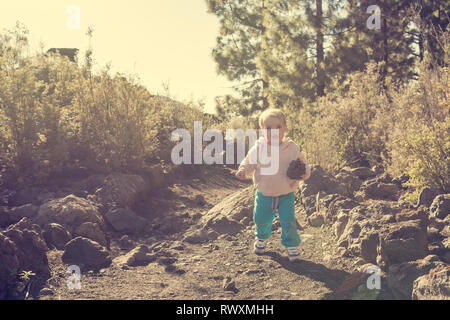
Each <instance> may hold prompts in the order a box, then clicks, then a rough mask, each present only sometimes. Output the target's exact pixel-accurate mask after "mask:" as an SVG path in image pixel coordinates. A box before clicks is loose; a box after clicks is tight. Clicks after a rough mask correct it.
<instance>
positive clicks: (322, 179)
mask: <svg viewBox="0 0 450 320" xmlns="http://www.w3.org/2000/svg"><path fill="white" fill-rule="evenodd" d="M300 190H301V192H302V196H303V197H308V196H311V195H316V194H317V193H318V192H319V191H323V192H325V193H327V194H333V193H337V194H342V195H347V190H346V188H344V187H343V186H342V185H341V184H340V183H339V182H338V181H337V180H336V179H335V178H334V177H333V176H331V175H330V174H328V173H327V172H325V171H324V170H323V169H322V168H321V167H320V166H319V165H312V166H311V176H310V177H309V179H308V180H305V181H302V182H301V183H300Z"/></svg>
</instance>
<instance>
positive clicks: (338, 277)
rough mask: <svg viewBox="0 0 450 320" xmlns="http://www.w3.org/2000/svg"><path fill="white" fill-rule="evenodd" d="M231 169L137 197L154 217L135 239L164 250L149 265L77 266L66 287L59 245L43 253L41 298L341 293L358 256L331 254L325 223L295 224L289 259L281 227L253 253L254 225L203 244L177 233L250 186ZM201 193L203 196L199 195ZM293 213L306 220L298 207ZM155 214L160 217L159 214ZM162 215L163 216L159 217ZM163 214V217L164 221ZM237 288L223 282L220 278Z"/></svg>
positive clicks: (144, 212)
mask: <svg viewBox="0 0 450 320" xmlns="http://www.w3.org/2000/svg"><path fill="white" fill-rule="evenodd" d="M248 185H249V184H248V183H243V182H239V181H237V180H236V179H234V178H233V177H232V176H231V175H230V173H229V172H225V174H223V173H222V174H217V175H213V176H210V177H209V178H208V179H195V180H192V181H190V183H189V184H184V183H180V184H178V185H174V186H173V187H171V188H170V189H168V190H166V191H161V193H160V194H157V195H155V196H154V197H152V198H151V199H149V200H148V201H146V202H145V203H141V204H140V205H139V208H140V212H139V214H141V215H144V216H147V218H149V219H153V220H154V221H155V232H154V233H153V234H152V235H151V236H149V237H147V238H139V239H133V240H135V245H138V244H146V245H148V246H149V247H152V248H156V247H158V248H159V252H160V253H161V252H162V253H163V254H164V255H166V256H167V258H166V259H159V260H158V261H155V262H152V263H150V264H148V265H147V266H138V267H126V268H122V267H119V266H116V265H112V266H111V267H109V268H106V269H102V270H100V272H92V271H91V272H88V273H86V274H82V279H81V281H82V289H81V290H68V289H67V285H66V279H67V277H68V274H66V270H67V266H66V265H64V264H62V262H61V255H62V251H58V250H53V251H50V252H49V253H48V258H49V263H50V266H51V269H52V278H51V279H50V280H49V282H48V283H49V285H50V286H51V287H52V289H53V291H54V295H52V296H44V297H42V299H200V300H201V299H283V300H284V299H296V300H297V299H314V300H316V299H340V298H346V297H345V296H343V295H340V294H338V293H337V291H338V288H339V287H340V286H341V285H342V283H343V280H344V279H345V278H346V276H348V275H349V274H350V273H351V272H352V271H354V270H355V268H356V264H357V261H356V260H354V259H352V258H343V257H340V256H339V255H338V254H337V244H336V243H335V240H334V239H333V235H332V232H331V230H330V229H327V228H326V227H323V228H312V227H304V229H302V230H300V237H301V238H302V243H301V245H300V248H301V252H302V258H301V260H299V261H296V262H290V261H289V260H288V258H287V255H286V253H285V251H284V247H283V246H282V245H281V243H280V232H281V230H278V231H274V232H273V233H272V237H271V238H270V241H269V243H268V247H267V252H266V253H265V254H262V255H255V254H254V253H253V252H252V248H253V239H254V236H253V226H249V227H247V228H246V229H244V230H243V231H242V232H240V233H238V234H236V235H235V236H230V235H222V236H220V237H219V238H218V239H217V240H214V241H210V242H208V243H206V244H190V243H186V242H182V241H180V239H181V238H182V236H183V232H184V231H185V230H186V229H187V228H188V227H189V226H190V225H192V224H195V222H196V221H197V219H198V218H199V216H200V215H201V214H202V213H203V212H206V211H207V210H209V209H210V208H211V207H212V206H213V205H214V204H216V203H218V202H219V201H220V200H221V199H223V198H224V197H226V196H227V195H229V194H231V193H233V192H235V191H237V190H239V189H240V188H243V187H246V186H248ZM198 195H201V196H202V197H203V200H204V202H206V203H205V204H204V203H200V204H199V202H202V201H200V200H201V199H202V197H199V196H198ZM296 215H297V219H298V221H299V222H300V223H301V224H302V225H303V226H305V224H304V223H303V221H304V220H305V217H304V216H303V215H302V213H301V210H297V212H296ZM158 217H160V218H158ZM161 217H163V218H164V219H163V220H161V221H160V220H159V219H161ZM167 221H169V222H168V223H165V222H167ZM126 252H127V250H121V249H120V248H119V245H118V242H117V237H116V238H114V236H113V239H112V241H111V253H112V256H113V257H116V256H119V255H122V254H125V253H126ZM226 277H230V278H231V281H234V284H235V287H236V290H234V291H228V290H225V289H224V287H223V281H224V278H226Z"/></svg>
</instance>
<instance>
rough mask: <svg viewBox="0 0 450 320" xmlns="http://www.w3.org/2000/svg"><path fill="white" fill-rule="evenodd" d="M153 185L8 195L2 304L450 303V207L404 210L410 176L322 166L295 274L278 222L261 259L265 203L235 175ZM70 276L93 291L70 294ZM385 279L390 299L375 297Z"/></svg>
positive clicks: (307, 186)
mask: <svg viewBox="0 0 450 320" xmlns="http://www.w3.org/2000/svg"><path fill="white" fill-rule="evenodd" d="M152 179H155V176H151V178H148V177H144V178H143V177H142V176H139V175H127V174H119V173H116V174H111V175H107V176H104V175H92V176H89V177H85V178H83V179H79V180H73V181H71V182H70V183H69V184H66V185H64V186H61V185H60V186H57V187H55V188H53V189H51V188H49V189H48V190H35V189H30V190H22V191H19V192H15V193H11V194H9V195H8V196H7V197H6V198H4V200H3V201H4V205H3V206H0V261H2V263H1V264H0V298H2V299H11V298H13V299H23V298H27V299H314V300H316V299H449V298H450V280H449V279H450V268H449V262H450V261H449V260H450V259H449V258H450V257H449V251H450V241H449V239H450V234H449V220H450V215H448V213H449V212H450V197H449V195H445V194H440V193H439V191H437V190H432V189H425V190H424V191H423V192H422V194H421V197H420V200H419V203H418V204H417V205H411V204H408V203H405V202H403V201H401V200H400V201H399V199H400V196H401V194H402V192H404V187H403V185H402V184H403V183H404V182H405V177H399V178H397V179H392V178H391V177H389V175H387V174H385V173H383V172H382V170H380V169H379V168H372V169H369V168H343V169H342V170H341V171H340V172H339V174H338V175H336V176H331V175H329V174H327V173H326V172H325V171H323V170H322V169H321V168H320V167H318V166H314V167H313V168H312V174H311V178H310V179H309V180H308V181H307V182H305V183H304V184H302V186H301V189H300V190H299V192H298V194H297V197H296V199H297V200H296V201H297V203H296V217H297V221H298V227H299V230H300V231H299V232H300V237H301V239H302V243H301V244H300V249H301V253H302V257H301V260H299V261H296V262H290V261H289V260H288V258H287V255H286V253H285V251H284V248H283V247H282V246H281V243H280V232H281V228H280V225H279V222H278V221H275V223H274V225H273V228H272V230H273V234H272V237H271V240H270V242H269V244H268V248H267V252H266V253H264V254H261V255H256V254H254V253H253V252H252V247H253V240H254V236H253V222H252V212H253V201H254V192H255V191H254V189H253V187H252V186H251V183H250V182H247V183H245V182H240V181H237V180H236V179H235V178H234V177H233V172H232V170H230V169H228V168H224V167H215V168H213V167H211V168H208V169H207V172H204V173H203V174H198V175H196V178H192V177H191V178H188V179H182V178H180V179H177V181H176V183H175V184H172V185H170V186H168V187H161V188H156V187H155V185H154V184H152V181H154V180H152ZM5 199H6V200H5ZM70 265H76V266H78V267H79V268H80V272H81V289H69V288H68V279H74V276H73V275H71V274H70V273H68V267H69V266H70ZM374 268H375V269H374ZM23 271H32V272H33V273H34V275H33V274H27V273H26V272H25V273H23ZM374 271H377V272H376V273H375V274H374V273H373V272H374ZM374 275H379V276H380V277H379V279H380V283H379V286H377V285H374V286H375V288H373V287H372V289H369V288H368V287H367V283H368V278H369V277H371V278H370V279H372V281H371V282H370V283H371V284H376V278H374ZM370 279H369V280H370ZM373 279H375V280H373ZM70 284H72V285H73V284H74V282H71V283H70ZM378 288H379V289H378Z"/></svg>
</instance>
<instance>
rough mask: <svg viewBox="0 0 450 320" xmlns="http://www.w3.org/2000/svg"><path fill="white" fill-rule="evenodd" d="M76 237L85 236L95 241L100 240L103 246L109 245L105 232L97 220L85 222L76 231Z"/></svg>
mask: <svg viewBox="0 0 450 320" xmlns="http://www.w3.org/2000/svg"><path fill="white" fill-rule="evenodd" d="M74 237H84V238H88V239H91V240H94V241H95V242H98V243H99V244H100V245H102V246H104V247H105V246H107V241H106V237H105V233H104V232H103V230H102V229H101V228H100V226H99V225H98V224H97V223H95V222H85V223H83V224H82V225H80V226H79V227H78V228H76V229H75V231H74Z"/></svg>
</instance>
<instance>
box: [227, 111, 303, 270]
mask: <svg viewBox="0 0 450 320" xmlns="http://www.w3.org/2000/svg"><path fill="white" fill-rule="evenodd" d="M259 126H260V128H261V129H262V130H263V133H264V137H260V139H258V140H257V141H256V143H255V145H254V146H253V147H252V148H250V150H249V152H248V154H247V156H246V157H245V159H244V160H243V161H242V163H241V164H240V166H239V169H238V171H237V173H236V177H237V178H238V179H240V180H244V179H246V177H248V176H250V175H252V174H253V182H254V184H255V186H256V187H257V191H256V195H255V209H254V212H253V220H254V222H255V225H256V228H255V236H256V240H255V245H254V252H255V253H262V252H264V248H265V245H266V241H267V239H268V238H269V236H270V234H271V232H272V222H273V220H274V218H275V213H276V211H277V209H278V214H279V219H280V223H281V230H282V232H281V244H282V245H284V246H285V247H286V249H287V253H288V257H289V260H290V261H294V260H297V259H298V258H299V257H300V253H299V250H298V248H297V246H298V245H299V243H300V241H301V240H300V236H299V235H298V233H297V221H296V219H295V215H294V211H295V205H294V191H295V190H296V189H297V188H298V186H299V182H300V181H301V180H306V179H308V178H309V176H310V172H311V169H310V167H309V166H308V165H307V163H306V158H305V156H304V154H303V153H302V152H301V151H300V147H299V146H298V145H296V144H295V143H294V142H293V141H292V140H291V139H289V138H288V137H285V134H286V131H287V124H286V116H285V115H284V113H283V112H282V111H280V110H278V109H267V110H266V111H264V112H263V113H262V114H261V116H260V117H259ZM273 129H278V130H275V132H274V131H272V130H273ZM273 148H277V150H278V170H277V172H276V173H274V174H267V173H266V174H264V173H263V172H261V169H262V168H264V167H267V163H268V162H267V161H261V159H263V158H262V157H261V156H260V155H259V154H258V152H260V150H268V151H265V152H266V155H265V156H266V158H268V159H270V163H272V162H273V161H274V159H272V158H271V157H270V154H269V153H270V150H274V149H273ZM255 153H256V154H258V156H257V161H256V163H255V161H252V160H251V159H255ZM275 156H276V154H275ZM274 158H275V157H274ZM296 159H300V160H301V161H302V162H303V163H305V165H306V173H305V174H304V175H303V176H301V177H300V180H293V179H290V178H289V177H288V176H287V175H286V172H287V169H288V167H289V164H290V162H291V161H293V160H296ZM275 161H276V160H275ZM252 162H253V163H252ZM275 167H276V166H275ZM266 172H267V171H266Z"/></svg>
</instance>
